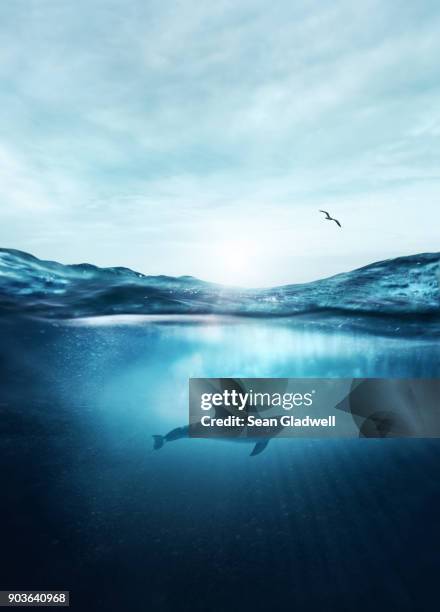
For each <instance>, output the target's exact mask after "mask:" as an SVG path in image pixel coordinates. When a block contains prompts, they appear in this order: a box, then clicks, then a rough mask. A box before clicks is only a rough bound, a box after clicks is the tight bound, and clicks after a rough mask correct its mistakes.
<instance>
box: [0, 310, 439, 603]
mask: <svg viewBox="0 0 440 612" xmlns="http://www.w3.org/2000/svg"><path fill="white" fill-rule="evenodd" d="M0 333H1V347H0V375H1V390H0V414H1V421H0V423H1V424H0V427H1V437H0V446H1V457H2V471H1V491H2V499H3V502H2V505H1V525H2V548H3V550H4V564H3V567H2V583H3V584H4V585H5V588H17V589H66V590H70V591H71V600H72V602H75V603H76V605H77V606H79V607H78V609H82V610H88V609H90V610H96V609H103V610H138V609H139V610H150V609H151V610H167V611H168V610H204V611H205V610H240V609H246V610H248V609H252V610H263V609H264V610H278V609H280V610H281V609H286V608H287V609H299V610H314V609H317V610H338V611H340V610H347V611H351V610H354V609H356V610H363V609H371V605H372V603H373V604H376V605H377V606H378V607H381V609H385V608H388V609H390V610H399V611H400V610H416V609H417V610H418V609H420V610H423V609H426V608H425V607H424V606H425V605H427V601H428V599H429V596H430V594H431V592H432V588H433V579H434V578H435V576H436V575H437V569H438V551H439V550H440V546H439V545H440V537H439V536H440V528H439V522H438V518H437V516H438V502H439V500H440V494H439V465H440V464H439V460H440V444H439V443H438V442H437V441H436V440H396V439H394V440H364V439H363V440H339V441H338V440H334V441H324V440H301V441H300V440H294V439H277V440H272V441H271V443H270V444H269V445H268V447H267V449H266V450H265V451H264V452H263V453H261V455H258V456H256V457H250V456H249V453H250V451H251V449H252V446H249V447H248V445H246V444H243V445H242V444H234V443H232V442H228V441H219V440H201V439H182V440H177V441H175V442H173V443H169V444H166V445H165V446H164V447H163V448H162V449H161V450H159V451H153V446H152V436H153V435H156V434H166V433H167V432H168V431H169V430H170V429H172V428H175V427H179V426H182V425H185V424H187V422H188V421H187V420H188V378H189V377H220V376H221V377H345V378H348V377H392V378H398V377H411V378H418V377H424V378H430V377H438V376H439V373H440V360H439V347H438V342H437V341H436V340H435V339H433V338H431V339H430V338H429V336H426V335H420V336H417V335H414V334H412V335H411V336H410V337H405V336H404V335H402V333H401V331H399V330H396V331H395V332H394V333H388V334H387V335H380V334H379V335H378V334H367V333H365V332H363V331H361V330H360V331H357V332H356V331H354V330H353V329H352V330H344V329H341V327H340V326H339V325H338V324H335V325H334V326H331V325H330V326H329V325H327V326H325V329H323V328H322V327H321V326H320V325H319V321H316V322H315V324H313V323H311V322H310V321H308V322H307V323H304V322H301V321H299V320H297V319H294V318H293V319H240V318H234V317H216V316H199V317H191V316H188V315H186V316H183V317H179V316H174V317H167V316H159V317H155V316H150V317H102V318H99V317H96V318H90V319H83V320H74V321H56V322H54V321H52V322H45V321H30V320H27V319H17V318H16V317H15V318H14V317H12V318H10V319H7V318H3V320H2V322H1V324H0ZM415 585H417V586H415ZM366 602H368V606H367V603H366ZM364 605H365V606H366V607H364Z"/></svg>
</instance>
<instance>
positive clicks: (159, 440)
mask: <svg viewBox="0 0 440 612" xmlns="http://www.w3.org/2000/svg"><path fill="white" fill-rule="evenodd" d="M164 442H165V438H164V437H163V436H153V450H159V449H160V448H162V446H163V445H164Z"/></svg>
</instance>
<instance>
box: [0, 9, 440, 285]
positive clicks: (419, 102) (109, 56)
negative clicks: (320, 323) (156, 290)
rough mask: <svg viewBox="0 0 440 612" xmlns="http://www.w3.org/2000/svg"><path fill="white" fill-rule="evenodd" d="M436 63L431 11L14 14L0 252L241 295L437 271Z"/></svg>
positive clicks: (10, 14)
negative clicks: (389, 264)
mask: <svg viewBox="0 0 440 612" xmlns="http://www.w3.org/2000/svg"><path fill="white" fill-rule="evenodd" d="M439 57H440V4H439V3H438V2H437V0H433V1H425V0H420V1H418V2H408V0H380V1H376V0H358V1H357V2H353V1H352V0H347V1H338V0H336V1H335V0H333V1H322V2H316V1H301V0H299V1H292V0H286V1H283V0H280V1H277V2H273V3H268V2H267V1H266V0H265V1H260V0H240V2H237V1H236V0H231V1H229V0H217V1H216V2H204V1H202V0H185V1H184V2H176V1H174V0H160V1H156V0H152V1H149V0H142V1H138V0H86V1H84V0H76V1H75V2H71V1H70V0H69V1H67V0H53V1H48V0H37V1H35V0H14V2H3V3H1V4H0V108H1V113H0V246H2V247H7V248H16V249H21V250H24V251H27V252H31V253H33V254H34V255H36V256H38V257H41V258H43V259H53V260H57V261H60V262H62V263H78V262H90V263H94V264H97V265H100V266H113V265H120V266H128V267H130V268H133V269H136V270H138V271H140V272H143V273H145V274H169V275H176V276H178V275H183V274H191V275H193V276H197V277H199V278H202V279H205V280H210V281H216V282H222V283H226V284H233V285H243V286H271V285H279V284H285V283H293V282H305V281H309V280H314V279H317V278H321V277H325V276H329V275H332V274H336V273H338V272H342V271H347V270H351V269H353V268H356V267H359V266H362V265H366V264H368V263H370V262H373V261H377V260H382V259H386V258H389V257H396V256H400V255H409V254H414V253H418V252H427V251H439V250H440V248H439V230H440V146H439V145H440V62H439V61H438V58H439ZM321 208H323V209H325V210H329V211H330V212H331V213H332V214H333V216H335V217H337V218H338V219H339V220H340V221H341V223H342V229H340V228H338V227H337V226H336V224H334V223H332V222H329V221H325V220H324V218H323V215H322V214H321V213H319V209H321Z"/></svg>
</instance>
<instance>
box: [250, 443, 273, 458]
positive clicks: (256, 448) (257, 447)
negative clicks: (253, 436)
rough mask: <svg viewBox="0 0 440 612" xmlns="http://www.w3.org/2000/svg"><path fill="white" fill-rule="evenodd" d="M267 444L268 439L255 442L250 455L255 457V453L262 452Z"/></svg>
mask: <svg viewBox="0 0 440 612" xmlns="http://www.w3.org/2000/svg"><path fill="white" fill-rule="evenodd" d="M268 444H269V440H262V441H261V442H257V443H256V445H255V446H254V448H253V450H252V452H251V454H250V457H255V455H259V454H260V453H262V452H263V451H264V449H265V448H266V446H267V445H268Z"/></svg>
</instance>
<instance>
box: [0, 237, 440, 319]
mask: <svg viewBox="0 0 440 612" xmlns="http://www.w3.org/2000/svg"><path fill="white" fill-rule="evenodd" d="M439 286H440V253H423V254H419V255H412V256H408V257H399V258H396V259H389V260H386V261H380V262H377V263H373V264H370V265H368V266H365V267H363V268H359V269H356V270H353V271H351V272H346V273H343V274H338V275H336V276H333V277H331V278H326V279H322V280H317V281H314V282H310V283H304V284H295V285H285V286H281V287H274V288H270V289H240V288H236V287H227V286H223V285H218V284H215V283H209V282H205V281H201V280H199V279H196V278H194V277H192V276H181V277H177V278H174V277H170V276H145V275H144V274H141V273H139V272H135V271H133V270H130V269H128V268H122V267H115V268H99V267H97V266H93V265H90V264H77V265H63V264H60V263H57V262H53V261H43V260H40V259H38V258H37V257H34V256H33V255H30V254H28V253H24V252H22V251H17V250H14V249H0V314H9V315H22V316H23V315H27V316H35V317H43V318H48V319H72V318H78V317H94V316H104V315H118V314H138V315H139V314H182V315H184V314H223V315H248V316H263V317H270V316H294V315H317V313H320V314H321V315H322V316H324V315H335V316H343V315H344V316H355V317H362V316H371V317H385V318H386V317H393V318H404V319H414V320H421V319H425V320H429V319H435V320H437V319H438V318H439V317H440V288H439Z"/></svg>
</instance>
